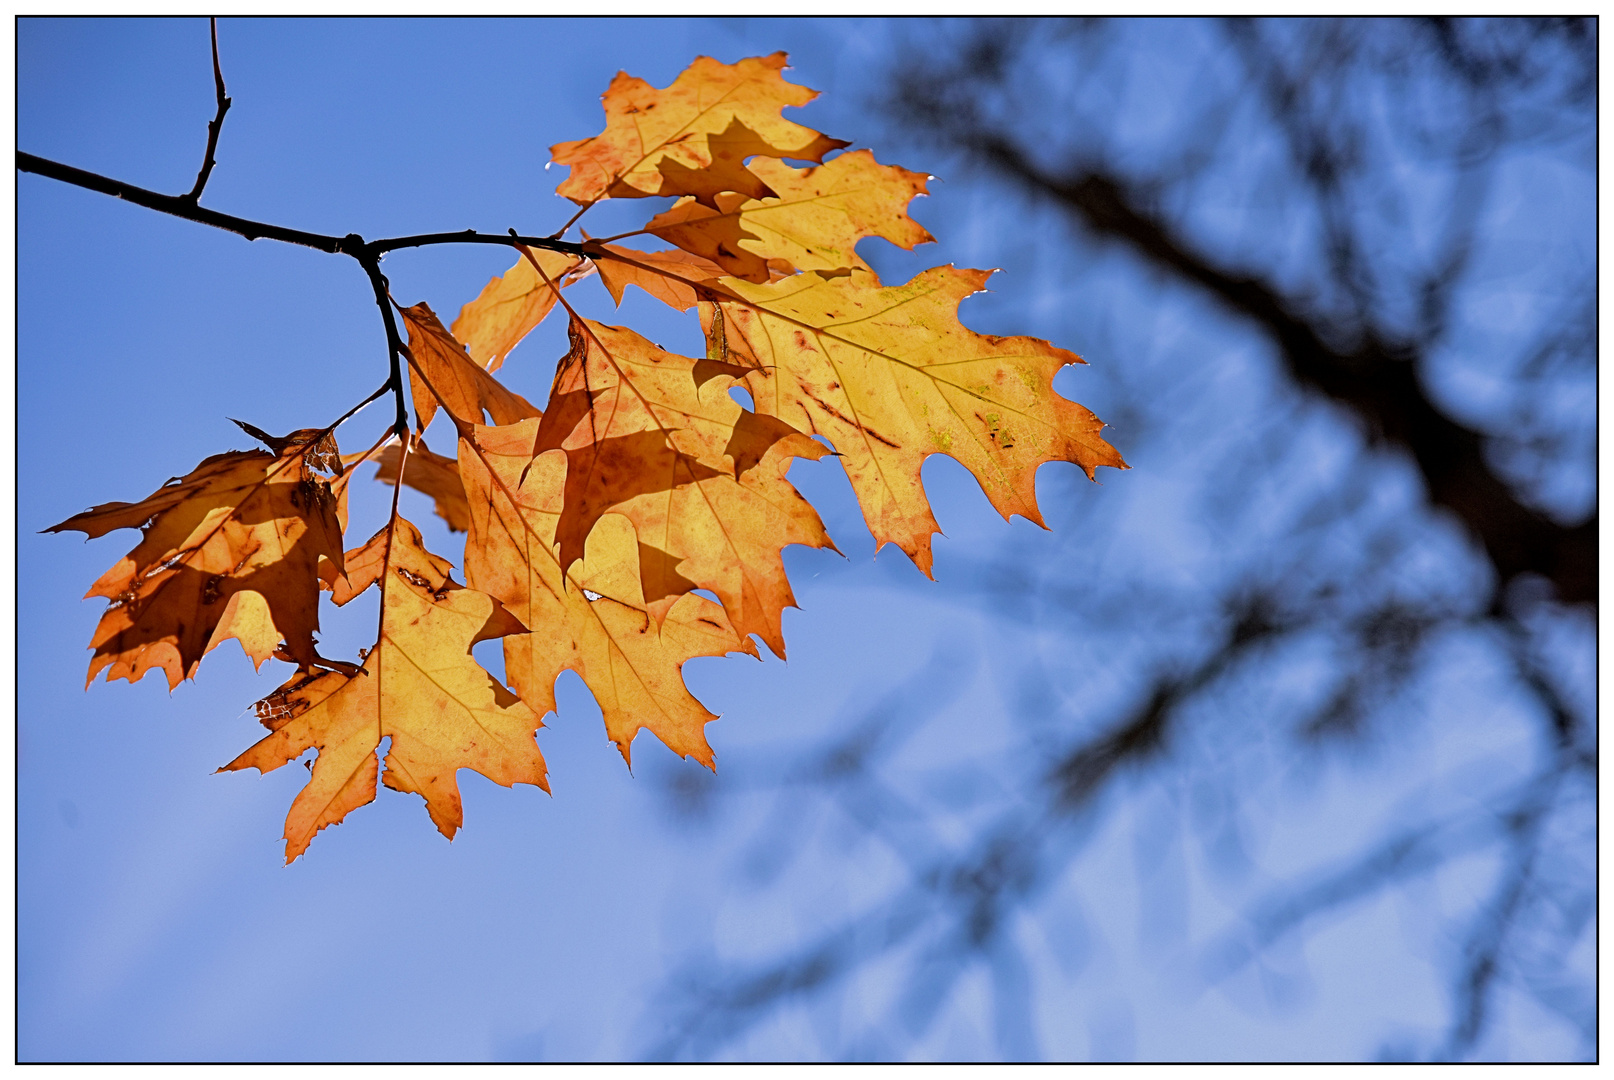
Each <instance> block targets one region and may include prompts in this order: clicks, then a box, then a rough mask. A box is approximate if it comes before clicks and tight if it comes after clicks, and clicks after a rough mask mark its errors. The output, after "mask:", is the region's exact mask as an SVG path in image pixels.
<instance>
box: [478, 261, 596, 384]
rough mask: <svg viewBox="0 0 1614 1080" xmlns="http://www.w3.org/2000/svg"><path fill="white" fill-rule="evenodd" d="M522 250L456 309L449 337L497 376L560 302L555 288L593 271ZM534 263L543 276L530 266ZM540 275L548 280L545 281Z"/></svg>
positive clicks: (582, 263) (581, 264)
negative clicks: (472, 297) (510, 263)
mask: <svg viewBox="0 0 1614 1080" xmlns="http://www.w3.org/2000/svg"><path fill="white" fill-rule="evenodd" d="M522 250H523V251H524V252H526V253H527V254H524V255H522V257H521V258H519V259H517V260H516V264H515V265H514V266H512V267H511V268H510V269H508V270H506V271H505V272H504V273H503V274H500V275H499V276H498V277H495V278H493V279H492V280H491V281H489V282H488V283H487V284H486V285H485V286H483V288H482V292H481V293H480V294H478V296H477V298H476V299H475V300H472V301H471V302H470V303H469V304H466V305H465V306H464V307H462V308H460V314H459V317H458V318H457V319H455V320H454V325H453V326H452V327H450V332H451V334H452V336H453V338H454V339H455V340H456V341H460V342H463V343H464V344H465V351H466V352H467V353H468V354H469V355H470V357H471V359H472V360H474V361H476V363H477V364H478V365H479V366H480V367H482V368H484V369H485V370H487V371H490V372H491V371H498V370H499V368H500V367H501V366H503V364H504V358H505V357H506V356H508V355H509V353H510V350H511V349H514V348H515V347H516V346H517V345H518V344H520V342H521V339H522V338H524V337H526V336H527V335H528V334H529V333H531V332H532V330H533V328H534V327H536V326H537V325H538V324H539V323H541V322H543V321H544V318H545V316H547V315H548V314H549V313H550V311H551V310H553V309H554V307H555V301H556V300H557V299H559V294H558V292H557V289H562V288H565V287H566V286H568V285H570V284H572V283H573V282H574V281H578V280H579V279H581V278H584V277H586V276H587V275H588V274H589V273H590V271H591V270H592V269H593V264H592V263H590V262H588V261H587V260H586V259H580V258H578V257H577V256H575V255H568V254H566V253H564V252H558V251H547V250H545V249H543V248H524V249H522ZM529 256H530V258H529ZM534 259H536V260H537V262H538V266H541V267H542V268H543V274H540V273H539V272H538V269H537V268H536V267H534V266H533V262H532V260H534ZM544 275H548V278H549V280H548V281H545V280H544Z"/></svg>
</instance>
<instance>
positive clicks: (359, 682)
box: [221, 517, 549, 863]
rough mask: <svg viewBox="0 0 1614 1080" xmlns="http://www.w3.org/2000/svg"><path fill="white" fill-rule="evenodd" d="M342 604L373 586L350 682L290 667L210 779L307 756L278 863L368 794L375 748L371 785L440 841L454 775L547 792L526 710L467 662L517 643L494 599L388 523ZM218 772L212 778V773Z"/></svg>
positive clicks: (358, 566) (456, 796)
mask: <svg viewBox="0 0 1614 1080" xmlns="http://www.w3.org/2000/svg"><path fill="white" fill-rule="evenodd" d="M349 554H350V556H351V557H350V558H349V560H348V582H349V584H350V586H351V587H350V588H349V589H347V590H344V591H343V592H342V593H340V594H339V600H338V602H340V603H345V602H347V601H348V600H351V599H352V598H353V597H355V596H357V595H359V594H360V593H362V592H363V591H364V590H365V589H366V588H368V586H369V585H371V584H374V583H376V582H380V585H381V609H382V615H381V634H380V638H379V640H378V641H377V642H376V646H375V648H373V649H371V650H370V652H369V653H368V654H367V655H366V656H365V658H364V664H363V666H362V668H361V669H360V670H359V671H357V672H355V673H351V674H349V673H345V672H339V671H318V670H316V669H313V668H305V669H303V670H300V671H299V672H298V673H297V674H296V675H295V676H293V677H292V679H291V680H290V681H289V682H287V683H286V684H285V685H284V686H282V687H281V688H280V689H279V690H278V691H276V692H275V693H274V694H272V695H270V696H269V697H268V698H266V699H264V700H263V701H261V702H259V704H258V713H259V717H260V719H261V720H262V721H263V722H264V725H265V726H266V727H268V728H270V730H271V734H269V735H268V736H266V737H265V738H263V739H262V740H260V741H259V742H258V743H257V744H256V745H254V746H252V747H251V748H250V749H248V750H247V751H246V752H245V753H243V754H241V755H240V756H239V757H237V758H236V759H235V760H234V761H232V762H230V763H229V764H228V765H226V766H224V770H235V769H245V768H256V769H257V770H259V771H260V772H265V773H266V772H270V771H272V770H274V769H278V768H280V766H282V765H284V764H286V763H287V762H288V761H292V760H295V759H296V758H297V757H298V756H300V755H301V754H302V753H303V752H304V751H306V750H308V749H310V748H315V749H317V750H318V751H319V756H318V757H317V758H316V759H315V761H314V764H313V768H312V770H311V773H310V776H309V781H308V784H307V785H306V786H305V787H304V788H303V790H302V791H300V792H299V793H298V795H297V798H296V799H295V800H293V802H292V806H291V813H290V814H289V815H288V816H287V818H286V831H285V837H286V861H287V862H288V863H289V862H291V861H292V860H293V859H295V858H297V856H299V855H301V854H302V853H303V852H304V851H305V850H307V848H308V845H309V842H310V841H312V840H313V838H314V836H315V835H316V834H317V833H318V832H319V831H320V830H321V829H323V828H325V827H326V826H328V825H335V824H337V823H338V822H340V821H341V820H342V819H343V818H344V817H345V816H346V815H347V814H348V812H349V811H351V810H354V809H356V808H357V807H360V806H363V805H364V804H365V803H368V802H370V801H371V800H373V799H374V798H375V793H376V778H377V765H376V749H377V748H378V747H379V746H380V745H381V740H382V739H384V738H390V739H391V740H392V744H391V746H390V747H389V748H388V751H387V755H386V760H385V772H384V773H382V774H381V779H382V781H383V782H384V783H385V784H386V785H387V786H388V787H390V788H392V789H394V790H396V791H406V792H414V793H415V794H417V795H420V796H421V797H422V798H424V799H425V800H426V809H427V812H428V813H429V814H430V815H431V819H432V821H433V822H434V823H435V824H436V825H437V828H438V830H439V831H440V832H441V833H442V834H443V835H444V836H446V837H448V838H449V839H450V840H452V839H453V838H454V833H455V832H456V831H457V830H458V829H459V827H460V826H461V825H462V824H463V823H464V811H463V808H462V806H461V802H460V793H459V783H458V781H457V779H456V775H455V774H456V773H457V772H458V771H459V770H460V769H475V770H476V771H477V772H479V773H481V774H482V775H483V776H486V777H487V778H488V779H490V780H492V781H494V782H495V783H498V784H503V785H504V786H505V787H509V786H510V785H512V784H517V783H521V784H533V785H536V786H538V787H541V788H543V789H544V790H545V791H547V790H549V785H548V781H547V779H546V770H545V766H544V758H543V754H541V753H540V752H539V750H538V746H537V743H536V742H535V741H534V738H533V736H534V734H535V733H536V731H537V730H538V728H540V727H542V726H543V724H542V722H541V720H540V719H539V717H538V714H536V713H535V712H533V711H532V709H530V708H529V707H527V706H526V705H525V704H523V703H522V702H521V701H520V700H518V699H517V698H516V696H515V695H514V694H512V693H511V692H510V691H509V690H507V689H505V688H504V687H503V686H501V685H500V684H499V682H498V681H497V680H495V679H494V678H493V676H492V675H489V674H488V673H487V671H486V670H484V669H483V668H482V666H481V665H480V664H478V663H477V662H476V661H475V660H474V659H472V657H471V646H472V645H474V644H476V643H477V642H478V641H486V640H489V639H491V638H496V637H503V636H505V635H508V634H512V633H514V634H521V633H523V632H524V630H525V627H523V626H521V625H520V624H519V623H518V622H517V621H516V620H515V619H514V618H512V617H511V615H510V613H509V612H508V611H506V610H505V609H504V607H503V605H501V604H500V603H499V602H498V601H497V600H495V599H493V597H491V596H488V595H487V594H486V593H481V592H478V591H476V590H474V589H467V588H464V587H463V586H460V585H458V584H457V583H455V582H454V581H453V580H452V579H451V578H450V577H449V576H448V569H449V565H448V563H446V562H445V561H444V560H442V559H440V558H438V557H437V556H434V555H432V554H430V553H429V552H427V551H426V549H425V547H424V545H423V544H422V542H421V537H420V532H419V530H417V529H416V528H415V527H414V525H412V524H410V523H409V522H408V521H407V520H405V519H404V518H401V517H395V518H393V519H392V521H391V522H389V523H388V525H387V526H386V527H384V528H383V529H382V530H381V531H380V532H378V533H377V534H376V535H375V536H374V537H373V538H372V539H371V540H370V542H369V543H367V544H366V545H364V547H363V548H360V549H359V550H357V551H354V552H351V553H349ZM221 771H223V770H221Z"/></svg>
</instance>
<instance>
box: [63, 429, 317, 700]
mask: <svg viewBox="0 0 1614 1080" xmlns="http://www.w3.org/2000/svg"><path fill="white" fill-rule="evenodd" d="M310 434H315V435H317V434H321V433H318V432H313V433H310ZM281 447H282V449H281V451H280V452H279V454H278V455H277V454H270V453H266V452H264V451H262V450H244V451H243V450H232V451H230V452H228V453H224V454H218V455H216V456H214V457H210V458H207V459H206V460H205V461H203V462H202V463H201V464H200V465H198V466H197V467H196V468H195V469H194V470H193V471H192V472H191V473H190V474H189V475H187V476H185V477H183V478H181V479H175V480H170V481H169V482H168V483H167V484H166V485H164V486H163V487H161V488H159V489H157V490H156V491H154V492H153V493H152V494H151V495H150V496H149V497H147V498H146V499H143V500H142V501H140V502H138V503H121V502H116V503H106V504H104V505H102V506H97V507H95V508H94V509H91V510H86V511H85V512H84V513H82V514H78V515H75V516H74V517H71V518H68V519H67V520H66V521H64V522H61V523H60V524H58V525H53V526H51V527H50V528H49V529H47V530H46V531H47V532H61V531H63V530H66V529H75V530H78V531H80V532H83V533H85V534H86V535H88V536H90V537H97V536H101V535H104V534H105V533H107V532H110V531H111V530H113V529H122V528H135V527H138V528H140V529H141V531H142V533H143V534H144V535H143V536H142V537H141V540H140V543H139V544H138V545H137V546H136V547H135V548H134V550H133V551H131V552H129V554H128V555H126V556H124V558H123V559H121V560H119V562H118V563H117V564H116V565H115V566H113V567H112V568H111V569H110V570H108V571H107V572H106V573H105V574H102V575H101V577H100V579H99V580H98V581H96V583H95V584H94V585H92V586H91V587H90V591H89V592H88V593H86V594H85V596H86V597H90V596H104V597H106V598H107V599H109V600H111V601H112V602H111V604H109V605H108V606H107V609H106V613H105V614H103V615H102V616H101V622H100V625H98V626H97V627H96V628H95V635H94V637H93V638H91V640H90V647H91V648H92V649H94V650H95V655H94V657H93V658H92V659H91V661H90V671H89V676H88V679H87V680H86V682H92V681H94V679H95V676H96V675H97V674H99V673H100V672H101V671H103V670H106V672H107V676H106V677H107V678H108V679H109V680H110V679H128V680H129V681H130V682H137V681H139V680H140V679H142V678H144V677H145V674H146V672H148V671H150V670H151V669H153V668H161V669H162V670H163V672H164V673H165V674H166V675H167V677H168V685H169V687H170V688H172V687H175V686H178V685H179V683H180V681H181V680H182V679H188V678H194V677H195V675H196V668H197V665H198V664H200V663H201V660H202V656H203V655H204V654H206V653H207V652H209V651H210V650H212V649H213V648H214V647H215V646H217V645H218V644H219V643H220V642H222V641H225V640H226V639H228V638H236V639H237V640H239V641H240V643H241V647H242V649H244V650H245V651H246V654H247V655H248V656H250V657H251V658H252V661H253V663H254V664H255V665H259V666H261V665H262V664H263V662H264V661H265V660H267V659H268V658H269V657H270V656H272V655H273V654H274V652H275V650H276V648H277V647H278V646H279V645H280V643H281V642H282V641H284V642H285V645H286V648H287V649H288V650H289V651H290V653H291V654H292V655H294V656H296V657H298V658H299V660H301V661H303V662H307V661H310V660H312V659H313V655H314V633H315V631H316V630H318V629H319V578H318V574H317V569H318V565H319V560H320V559H321V557H324V558H326V559H328V560H330V561H332V562H334V563H335V565H336V566H337V567H340V566H341V559H342V530H341V526H340V525H339V524H338V522H337V519H336V499H335V498H334V497H333V496H332V494H331V489H330V485H329V484H328V483H327V482H326V481H325V480H323V479H322V478H320V477H318V476H316V475H314V473H313V472H311V471H310V469H309V468H308V464H307V462H306V461H305V460H304V455H305V453H306V452H308V451H310V450H311V449H312V447H311V445H310V444H309V443H308V442H306V441H304V442H296V441H282V442H281ZM333 448H334V446H333Z"/></svg>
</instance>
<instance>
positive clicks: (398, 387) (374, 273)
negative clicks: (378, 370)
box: [359, 256, 409, 442]
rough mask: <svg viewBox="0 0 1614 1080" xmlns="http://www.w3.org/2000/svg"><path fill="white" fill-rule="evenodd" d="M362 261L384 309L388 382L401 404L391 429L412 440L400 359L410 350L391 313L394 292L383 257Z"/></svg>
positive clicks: (404, 439) (380, 306) (382, 319)
mask: <svg viewBox="0 0 1614 1080" xmlns="http://www.w3.org/2000/svg"><path fill="white" fill-rule="evenodd" d="M359 262H360V264H361V265H362V266H363V267H364V272H365V274H367V275H368V276H369V278H370V287H371V288H372V289H373V290H374V291H375V302H376V306H377V307H379V308H380V309H381V322H382V324H383V325H384V326H385V327H386V331H387V363H388V370H389V371H390V374H389V375H388V376H387V383H388V385H390V386H391V387H392V395H393V398H394V400H395V401H396V402H397V405H398V413H397V417H396V418H395V419H394V421H393V425H392V430H393V431H394V432H395V433H396V434H397V436H398V438H399V439H400V440H402V441H404V442H407V441H408V439H409V406H408V403H407V401H406V399H405V397H404V380H403V364H402V362H401V358H402V357H403V356H404V355H406V354H407V353H408V350H409V347H408V346H407V345H405V344H404V343H403V338H402V337H400V336H399V334H398V323H397V321H396V320H395V319H394V318H393V316H392V294H391V292H390V291H388V288H387V278H386V275H384V274H383V273H382V272H381V264H380V260H379V259H378V258H376V257H375V256H371V257H369V258H368V259H364V258H361V259H360V260H359Z"/></svg>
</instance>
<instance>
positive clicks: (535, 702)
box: [460, 420, 757, 768]
mask: <svg viewBox="0 0 1614 1080" xmlns="http://www.w3.org/2000/svg"><path fill="white" fill-rule="evenodd" d="M537 436H538V421H536V420H527V421H523V422H522V423H519V424H512V425H510V426H508V427H493V428H488V427H476V428H474V429H472V430H471V431H470V432H469V433H467V434H466V435H463V436H462V437H461V439H460V475H461V476H462V477H463V478H464V480H465V494H466V496H467V498H468V499H469V501H470V506H471V532H470V536H469V538H468V539H467V540H466V545H465V572H466V578H467V580H469V581H470V582H471V584H472V585H474V586H475V587H476V588H479V589H483V590H485V591H486V592H488V593H490V594H491V595H493V596H495V597H497V598H498V599H499V600H500V601H502V602H503V603H504V604H505V605H506V606H507V607H508V608H509V609H510V610H511V611H512V612H513V613H514V614H515V616H516V617H517V618H518V619H520V620H521V622H522V623H523V624H524V625H526V626H528V627H531V629H532V633H530V634H524V635H521V636H520V637H512V638H508V639H507V640H506V641H505V649H504V663H505V673H506V675H507V676H508V678H509V681H510V685H512V686H514V687H515V688H516V691H517V692H518V693H519V694H520V695H521V697H522V700H524V701H526V702H527V703H528V704H530V705H532V706H533V708H534V709H536V710H537V711H538V712H539V713H540V714H542V713H547V712H550V711H552V710H553V709H554V708H555V695H554V685H555V679H556V678H557V677H558V676H559V675H560V674H561V672H563V671H567V670H572V671H576V672H577V673H578V674H579V675H581V676H582V677H583V681H584V683H586V684H587V685H588V688H589V689H590V690H591V691H592V692H593V694H594V698H595V700H596V701H597V702H599V705H600V710H601V712H602V713H603V714H604V717H605V731H606V735H607V736H609V737H610V739H611V740H612V741H613V742H615V743H616V744H617V747H618V749H619V750H621V752H622V756H623V758H624V759H626V760H628V761H630V762H631V760H632V759H631V757H630V752H631V751H630V747H631V745H632V743H633V738H634V736H635V735H636V734H637V733H638V732H639V730H640V729H641V728H648V729H649V730H650V731H651V732H652V733H653V734H654V735H655V736H656V737H657V738H659V739H660V740H661V741H662V742H663V743H665V744H666V745H667V746H668V747H669V748H671V749H672V750H673V752H674V753H677V754H680V755H684V756H690V757H694V758H695V759H696V760H697V761H699V762H701V763H702V764H704V765H706V766H707V767H708V768H710V767H711V766H712V750H711V747H710V746H709V745H707V742H706V737H705V735H704V733H703V729H704V728H705V726H706V724H707V723H708V722H709V721H711V720H715V719H717V717H716V716H714V715H713V714H712V713H710V712H708V711H707V710H706V708H705V707H704V706H702V705H701V703H700V702H699V701H696V700H695V698H694V697H693V696H692V695H691V694H690V693H689V690H688V688H686V687H685V686H684V681H683V677H682V676H681V674H680V669H681V668H682V666H683V664H684V661H686V660H688V659H690V658H692V657H696V656H722V655H724V654H725V653H729V652H747V653H750V654H751V655H753V656H755V655H757V652H756V646H755V645H754V644H752V643H751V642H750V641H749V640H748V639H746V638H744V637H742V636H741V635H740V634H738V633H737V632H736V631H735V629H734V627H733V625H732V624H731V623H730V622H729V619H728V616H727V615H726V614H725V613H724V611H723V608H722V606H721V605H719V604H715V603H713V602H712V601H710V600H707V599H705V598H704V597H701V596H697V595H695V594H694V593H685V594H683V595H682V596H680V597H679V598H678V600H677V601H676V602H675V603H674V604H673V605H672V607H671V610H669V611H668V612H667V614H666V618H665V619H664V620H663V621H662V623H661V625H660V626H658V625H657V624H656V620H655V619H654V618H652V617H651V615H650V613H649V612H648V611H647V610H646V605H645V600H644V590H643V586H642V584H641V580H642V574H641V572H640V569H639V564H640V553H639V550H638V547H639V545H638V543H637V541H636V538H635V536H634V533H633V528H632V526H631V525H630V524H629V523H628V522H627V521H626V520H625V519H623V518H621V517H618V516H616V515H614V514H613V515H606V516H605V517H604V518H602V519H600V521H599V523H598V525H597V526H596V528H595V529H594V530H593V531H592V533H591V534H590V536H589V538H588V541H587V544H586V550H585V554H584V558H583V561H582V562H581V563H579V564H575V565H574V566H573V567H572V569H571V570H570V571H566V572H564V573H563V572H562V570H561V565H560V556H559V553H558V552H557V551H556V546H555V529H556V526H557V524H558V523H559V520H560V514H561V507H562V501H563V497H562V492H563V489H564V485H565V476H566V458H565V455H563V454H559V453H546V454H539V455H537V456H536V457H535V456H534V454H533V446H534V444H535V441H536V439H537Z"/></svg>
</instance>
